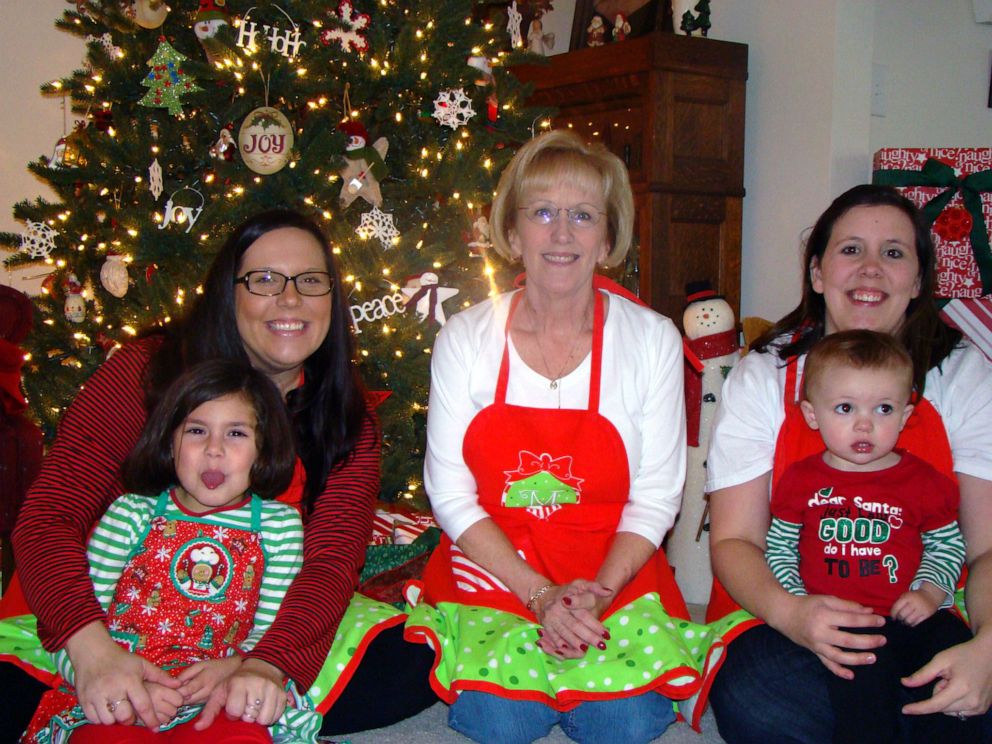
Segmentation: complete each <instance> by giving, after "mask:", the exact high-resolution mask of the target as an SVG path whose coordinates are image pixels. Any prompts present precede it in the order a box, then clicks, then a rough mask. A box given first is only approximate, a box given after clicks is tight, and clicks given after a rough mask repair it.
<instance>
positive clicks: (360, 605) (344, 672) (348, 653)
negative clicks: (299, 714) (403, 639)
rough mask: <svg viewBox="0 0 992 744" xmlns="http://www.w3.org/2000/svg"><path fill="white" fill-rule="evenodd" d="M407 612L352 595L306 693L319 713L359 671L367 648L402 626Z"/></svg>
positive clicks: (362, 595)
mask: <svg viewBox="0 0 992 744" xmlns="http://www.w3.org/2000/svg"><path fill="white" fill-rule="evenodd" d="M404 620H406V613H405V612H401V611H400V610H398V609H396V608H395V607H394V606H393V605H391V604H387V603H385V602H379V601H377V600H374V599H370V598H369V597H366V596H365V595H364V594H357V593H356V594H353V595H352V597H351V602H350V603H349V604H348V609H347V610H346V611H345V613H344V616H343V617H342V618H341V623H340V624H339V625H338V631H337V634H336V635H335V636H334V642H333V643H332V644H331V650H330V652H329V653H328V654H327V660H326V661H325V662H324V665H323V666H322V667H321V668H320V672H319V673H318V674H317V678H316V680H315V681H314V683H313V684H312V685H311V686H310V689H309V690H307V695H308V696H309V697H310V698H312V699H313V700H314V701H315V702H316V705H317V710H318V711H319V712H320V713H326V712H327V711H328V710H330V709H331V706H332V705H333V704H334V702H335V701H336V700H337V699H338V697H339V696H340V695H341V692H342V691H343V690H344V688H345V686H346V685H347V684H348V682H349V681H350V680H351V678H352V676H354V674H355V671H356V670H357V669H358V665H359V662H360V661H361V659H362V656H364V655H365V649H366V648H368V645H369V644H370V643H371V642H372V640H373V639H374V638H375V637H376V636H377V635H379V633H381V632H382V631H384V630H386V629H387V628H392V627H394V626H396V625H400V624H402V623H403V621H404Z"/></svg>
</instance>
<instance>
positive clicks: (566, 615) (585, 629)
mask: <svg viewBox="0 0 992 744" xmlns="http://www.w3.org/2000/svg"><path fill="white" fill-rule="evenodd" d="M543 600H544V601H542V602H539V603H538V606H537V607H536V608H535V609H536V612H535V613H534V614H535V615H536V616H537V619H538V622H540V623H541V631H540V635H541V638H540V640H539V641H538V644H537V645H538V647H539V648H540V649H541V650H542V651H544V652H545V653H548V654H551V655H552V656H557V657H559V658H564V659H580V658H582V657H583V656H585V654H586V651H588V650H589V647H590V646H593V647H596V648H600V649H604V648H605V647H606V641H607V640H608V638H609V634H608V633H607V631H606V628H605V627H604V626H603V624H602V623H601V622H600V621H599V618H600V616H601V615H602V614H603V612H605V611H606V608H607V607H609V605H610V603H611V602H612V601H613V591H612V590H611V589H608V588H606V587H604V586H602V585H601V584H599V583H597V582H595V581H587V580H585V579H576V580H575V581H572V582H570V583H568V584H564V585H561V586H556V587H554V588H553V589H551V590H550V591H549V592H548V593H547V595H546V596H545V597H544V598H543Z"/></svg>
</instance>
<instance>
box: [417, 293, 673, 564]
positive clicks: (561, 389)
mask: <svg viewBox="0 0 992 744" xmlns="http://www.w3.org/2000/svg"><path fill="white" fill-rule="evenodd" d="M511 297H512V293H509V294H505V295H500V296H498V297H496V298H493V299H492V300H488V301H486V302H483V303H480V304H479V305H475V306H474V307H471V308H469V309H468V310H465V311H463V312H461V313H459V314H457V315H455V316H454V317H452V318H451V319H450V320H449V321H448V323H447V324H446V325H445V327H444V329H443V330H442V331H441V333H440V334H439V335H438V337H437V341H436V343H435V345H434V352H433V358H432V362H431V392H430V405H429V409H428V418H427V455H426V461H425V465H424V480H425V485H426V488H427V493H428V496H429V497H430V501H431V507H432V508H433V510H434V516H435V518H436V519H437V521H438V524H440V525H441V527H442V529H444V531H445V532H446V533H447V534H448V537H449V538H451V540H453V541H454V540H457V539H458V537H459V536H460V535H461V534H462V533H463V532H464V531H465V530H466V529H468V528H469V527H470V526H471V525H473V524H475V523H476V522H477V521H479V520H481V519H484V518H486V517H487V516H488V514H487V513H486V510H485V509H484V508H483V507H482V506H481V505H480V504H479V500H478V493H477V488H476V483H475V478H474V477H473V475H472V473H471V472H470V471H469V469H468V466H467V465H466V464H465V460H464V458H463V457H462V442H463V440H464V437H465V431H466V429H467V428H468V425H469V424H470V423H471V421H472V419H473V418H475V415H476V414H477V413H479V411H481V410H482V409H483V408H485V407H486V406H488V405H490V404H492V402H493V400H494V398H495V393H496V380H497V377H498V374H499V366H500V360H501V359H502V354H503V345H504V329H505V327H506V315H507V312H508V311H509V307H510V299H511ZM608 297H609V310H608V315H607V318H606V322H605V327H604V329H603V362H602V364H603V370H602V378H601V392H600V407H599V412H600V413H601V414H602V415H603V416H604V417H605V418H606V419H608V420H609V421H610V422H611V423H612V424H613V425H614V426H615V427H616V429H617V431H618V432H619V434H620V438H621V439H622V440H623V443H624V447H626V450H627V465H628V468H629V473H630V494H629V500H628V502H627V504H626V506H625V507H624V511H623V515H622V517H621V519H620V523H619V525H618V527H617V531H619V532H632V533H635V534H637V535H640V536H642V537H644V538H646V539H648V540H650V541H651V542H652V543H654V544H655V545H660V544H661V540H662V538H663V537H664V536H665V533H666V532H668V530H669V529H670V528H671V526H672V524H673V523H674V522H675V516H676V515H677V514H678V511H679V507H680V505H681V500H682V486H683V481H684V480H685V452H686V449H685V448H686V441H685V404H684V398H683V392H682V385H683V371H682V338H681V336H680V335H679V333H678V331H677V330H676V328H675V325H674V324H673V323H672V322H671V320H669V319H668V318H666V317H664V316H662V315H659V314H658V313H656V312H654V311H653V310H650V309H648V308H645V307H642V306H640V305H637V304H635V303H633V302H630V301H629V300H626V299H624V298H622V297H619V296H617V295H612V294H608ZM591 362H592V355H591V354H589V355H587V356H586V358H585V359H584V360H583V361H582V363H581V364H580V365H579V366H578V368H576V369H575V370H574V371H573V372H571V373H570V374H568V375H566V376H565V377H563V378H561V379H560V380H559V383H558V388H557V390H551V389H550V387H549V384H548V379H547V378H546V377H544V376H543V375H540V374H539V373H537V372H535V371H534V370H532V369H531V368H530V367H528V366H527V365H526V364H525V363H524V362H523V360H522V359H521V358H520V356H519V355H518V354H517V352H516V349H514V347H513V342H512V340H511V341H510V379H509V384H508V387H507V394H506V402H507V403H509V404H511V405H518V406H528V407H533V408H559V407H560V408H569V409H584V408H586V407H587V406H588V399H589V379H590V372H591Z"/></svg>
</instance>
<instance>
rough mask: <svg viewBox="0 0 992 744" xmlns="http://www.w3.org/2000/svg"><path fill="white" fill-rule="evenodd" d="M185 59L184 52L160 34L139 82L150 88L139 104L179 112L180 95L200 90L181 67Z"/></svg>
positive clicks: (180, 110) (180, 108)
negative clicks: (146, 70)
mask: <svg viewBox="0 0 992 744" xmlns="http://www.w3.org/2000/svg"><path fill="white" fill-rule="evenodd" d="M188 59H189V58H188V57H187V56H186V55H185V54H182V53H180V52H177V51H176V50H175V48H174V47H173V46H172V45H171V44H170V43H169V42H168V41H166V40H165V37H164V36H163V37H162V38H161V43H160V44H159V45H158V49H156V50H155V54H153V55H152V58H151V59H150V60H148V66H149V67H151V68H152V69H151V71H150V72H149V73H148V74H147V75H146V76H145V79H144V80H142V81H141V84H142V85H143V86H145V87H146V88H149V91H148V92H147V93H145V97H144V98H142V99H141V100H140V101H138V103H140V104H141V105H142V106H151V107H153V108H167V109H169V113H170V114H172V115H173V116H179V115H180V114H182V112H183V104H182V100H181V99H182V97H183V96H186V95H189V94H190V93H197V92H199V91H200V90H202V88H200V86H199V85H197V84H196V81H195V80H193V78H192V77H191V76H190V75H187V74H186V73H185V72H184V70H183V62H185V61H187V60H188Z"/></svg>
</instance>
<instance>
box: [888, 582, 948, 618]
mask: <svg viewBox="0 0 992 744" xmlns="http://www.w3.org/2000/svg"><path fill="white" fill-rule="evenodd" d="M946 597H947V593H946V592H945V591H944V590H943V589H941V588H940V587H938V586H937V585H935V584H931V583H930V582H929V581H924V582H923V583H922V584H921V585H920V588H919V589H915V590H911V591H908V592H904V593H903V594H902V596H900V597H899V599H897V600H896V601H895V603H894V604H893V605H892V617H894V618H895V619H896V620H898V621H899V622H901V623H904V624H905V625H909V626H915V625H919V624H920V623H922V622H923V621H924V620H926V619H927V618H928V617H930V616H931V615H933V613H935V612H936V611H937V609H938V608H939V607H940V605H941V604H943V602H944V599H945V598H946Z"/></svg>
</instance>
